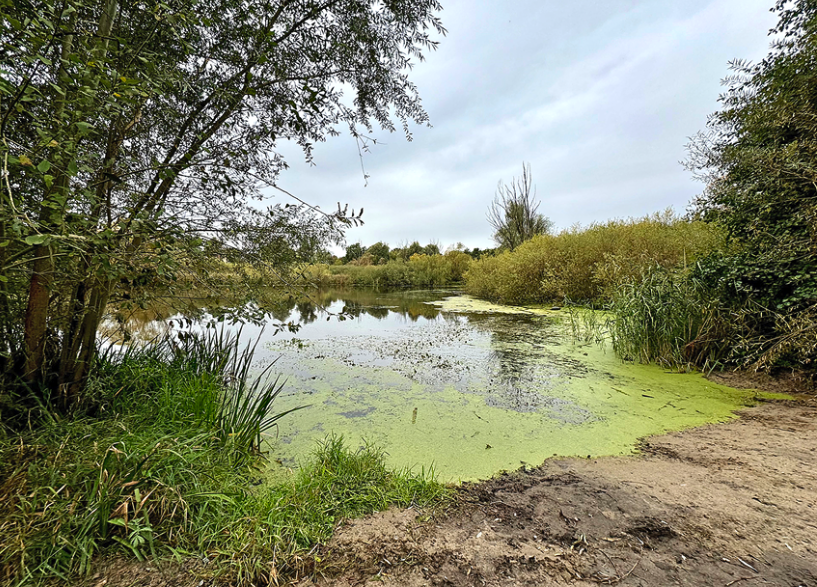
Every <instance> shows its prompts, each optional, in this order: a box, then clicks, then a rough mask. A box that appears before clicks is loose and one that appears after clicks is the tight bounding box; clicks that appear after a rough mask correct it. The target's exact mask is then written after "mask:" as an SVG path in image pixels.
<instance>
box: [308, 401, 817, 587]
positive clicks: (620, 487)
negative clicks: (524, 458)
mask: <svg viewBox="0 0 817 587" xmlns="http://www.w3.org/2000/svg"><path fill="white" fill-rule="evenodd" d="M641 450H642V454H641V456H637V457H613V458H601V459H595V460H580V459H564V460H552V461H548V462H547V463H546V464H545V466H543V467H542V468H538V469H534V470H531V471H527V472H517V473H514V474H510V475H503V476H500V477H498V478H496V479H494V480H491V481H488V482H484V483H479V484H474V485H468V486H465V487H463V489H462V492H461V495H460V497H459V499H460V502H459V504H458V505H457V506H456V507H454V508H452V509H450V510H449V511H447V512H446V513H444V514H439V515H437V516H436V517H434V518H432V519H431V520H425V519H424V518H423V515H422V513H421V512H416V511H412V510H408V511H390V512H386V513H383V514H379V515H376V516H373V517H370V518H366V519H363V520H357V521H353V522H350V523H347V524H346V525H345V526H344V527H342V528H341V529H340V530H339V531H338V533H337V534H336V536H335V538H334V539H333V540H332V542H331V543H330V544H329V545H327V546H326V547H325V549H324V550H325V552H324V553H323V560H324V561H325V566H324V568H322V569H321V572H322V575H323V576H322V577H319V578H312V579H309V580H304V581H302V582H301V583H299V585H300V586H301V587H306V586H312V585H320V586H327V587H329V586H336V587H347V586H352V585H370V584H371V585H375V584H377V585H395V586H396V585H400V586H409V587H411V586H417V587H419V586H424V585H428V586H431V585H452V586H458V587H459V586H472V585H473V586H483V585H568V584H570V585H597V584H607V585H610V584H619V585H643V586H657V585H690V586H692V585H695V586H700V585H719V586H723V587H728V586H731V585H740V586H741V587H742V586H752V585H780V586H792V587H795V586H800V585H802V586H808V587H815V586H817V405H816V404H815V402H814V401H811V402H805V403H767V404H763V405H761V406H758V407H756V408H751V409H747V410H745V411H743V412H742V413H741V418H740V419H738V420H735V421H732V422H730V423H727V424H716V425H709V426H705V427H702V428H697V429H693V430H687V431H685V432H679V433H673V434H669V435H665V436H660V437H655V438H651V439H648V440H646V441H644V442H643V443H642V446H641Z"/></svg>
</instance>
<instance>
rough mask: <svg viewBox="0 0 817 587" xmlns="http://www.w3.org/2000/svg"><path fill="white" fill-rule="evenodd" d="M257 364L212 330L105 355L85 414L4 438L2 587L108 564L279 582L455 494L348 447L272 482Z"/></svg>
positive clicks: (331, 446)
mask: <svg viewBox="0 0 817 587" xmlns="http://www.w3.org/2000/svg"><path fill="white" fill-rule="evenodd" d="M251 361H252V349H251V348H244V347H241V346H240V345H239V344H238V337H237V335H225V334H223V333H215V332H214V333H211V334H207V335H204V336H192V335H187V336H182V337H181V338H179V337H175V338H173V339H166V340H165V341H164V342H162V343H161V344H158V345H153V346H145V347H133V348H132V349H131V350H129V351H126V352H124V353H116V352H113V351H109V352H107V353H104V354H103V356H102V357H101V358H100V360H99V363H98V364H97V366H96V368H95V369H94V373H93V376H92V379H91V381H90V382H89V385H88V386H87V392H86V393H87V398H86V406H87V410H86V411H85V412H84V413H75V414H73V415H70V416H57V415H54V412H53V411H51V410H48V409H47V406H46V407H45V408H46V409H41V410H33V411H31V412H30V414H29V419H28V420H26V421H25V423H24V425H23V426H17V427H15V428H12V427H9V426H8V425H6V426H5V427H3V426H0V480H2V481H0V584H9V585H18V584H30V583H37V582H44V581H49V580H60V581H62V582H66V583H70V582H71V581H72V580H73V577H75V576H76V575H78V574H87V573H88V572H90V571H91V570H92V569H93V568H94V567H95V564H96V561H97V560H98V557H99V556H100V555H103V554H110V553H114V554H118V555H121V556H125V557H129V558H135V559H138V560H144V559H147V558H156V557H159V558H161V557H169V556H174V557H176V558H177V559H179V560H184V559H187V558H198V559H199V560H208V561H210V563H209V564H208V565H207V568H206V569H204V570H203V572H206V574H208V575H222V576H223V575H228V576H229V577H230V579H231V580H233V581H236V582H238V583H250V582H252V581H256V580H262V581H270V580H273V579H274V578H275V577H276V576H277V575H278V574H290V575H292V574H297V573H299V572H303V571H304V570H306V569H307V568H308V567H309V566H310V564H314V562H315V561H314V560H311V559H310V557H309V555H308V553H309V552H310V550H311V549H312V548H313V547H314V546H315V545H316V544H318V543H320V542H323V541H325V540H327V538H328V537H329V536H330V535H331V533H332V531H333V529H334V527H335V526H336V524H337V523H338V522H339V521H340V520H342V519H343V518H346V517H349V516H356V515H361V514H364V513H368V512H372V511H376V510H378V509H384V508H386V507H389V506H390V505H403V506H407V505H410V504H417V505H421V506H424V505H428V504H432V503H435V502H437V501H439V500H440V499H442V498H443V497H444V496H445V495H446V489H445V488H444V487H443V486H442V485H441V484H439V483H437V482H436V481H435V480H434V476H433V473H432V472H427V471H421V472H420V473H418V474H414V473H412V472H410V471H392V470H389V469H387V468H386V466H385V464H384V459H383V455H382V454H381V453H380V452H379V451H378V450H376V449H375V448H373V447H368V446H366V447H363V448H361V449H359V450H356V449H353V448H351V447H348V446H347V445H345V444H344V442H343V440H342V439H340V438H329V439H327V440H326V442H325V443H324V444H322V445H321V446H320V447H319V448H318V450H317V451H316V453H315V454H314V456H313V458H312V460H311V461H309V462H308V463H305V464H304V465H303V467H302V468H301V469H300V470H299V471H298V472H296V473H294V474H290V475H288V476H286V478H285V479H284V480H283V481H280V480H279V481H278V482H271V481H265V478H266V477H267V476H266V474H265V469H266V467H267V463H266V460H265V459H264V457H263V455H262V454H261V453H260V449H261V448H262V447H263V446H264V445H263V444H262V439H263V435H264V433H265V432H266V431H268V430H269V429H270V427H271V426H274V425H276V424H277V423H278V418H280V416H281V415H282V414H277V415H271V416H270V415H269V414H270V408H271V407H272V403H273V402H274V399H275V397H276V396H277V395H278V393H280V391H281V384H280V382H276V380H274V379H270V378H267V377H262V378H261V379H260V380H259V379H255V380H250V378H249V377H248V376H249V368H250V364H251ZM259 381H260V382H259ZM313 559H314V557H313ZM310 560H311V563H310Z"/></svg>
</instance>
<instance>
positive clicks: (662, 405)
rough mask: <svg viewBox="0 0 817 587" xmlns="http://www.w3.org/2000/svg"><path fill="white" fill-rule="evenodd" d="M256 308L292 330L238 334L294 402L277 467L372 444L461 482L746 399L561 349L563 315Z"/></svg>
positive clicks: (625, 444)
mask: <svg viewBox="0 0 817 587" xmlns="http://www.w3.org/2000/svg"><path fill="white" fill-rule="evenodd" d="M262 309H263V310H264V311H266V312H267V316H268V317H269V319H270V320H271V321H278V322H288V323H292V324H297V325H299V327H298V328H297V331H296V332H290V331H289V330H288V329H284V330H279V331H278V332H276V331H275V329H272V328H266V329H263V328H262V327H260V326H258V325H253V324H246V325H244V327H243V331H242V336H243V337H245V338H246V339H247V340H248V341H249V340H255V339H256V338H257V337H260V341H259V345H258V350H257V353H256V359H257V360H258V362H259V367H261V366H263V365H265V364H268V363H269V362H270V361H275V364H274V366H273V367H272V369H273V372H275V373H279V374H280V375H281V376H282V378H283V379H284V380H285V381H286V385H285V388H284V391H283V392H282V394H281V395H280V396H279V398H278V400H277V402H276V405H275V408H276V410H280V411H284V410H288V409H290V408H294V407H298V406H307V407H305V408H304V409H302V410H299V411H297V412H294V413H292V414H290V415H288V416H286V417H285V418H284V419H282V420H281V423H280V425H279V428H278V430H277V433H276V434H275V435H273V436H272V437H270V438H269V440H268V442H269V447H268V448H269V452H270V455H271V457H272V459H273V460H274V461H276V462H278V463H280V464H282V465H283V466H284V467H293V466H296V465H297V463H298V462H299V460H302V459H303V458H305V457H307V456H308V455H309V453H310V452H311V451H312V450H313V449H314V447H315V445H316V442H317V441H319V440H321V439H323V438H325V437H326V436H327V435H329V434H336V435H342V436H343V437H344V438H345V439H346V441H347V444H349V445H350V446H352V447H355V446H358V445H363V444H365V443H371V444H374V445H376V446H378V447H381V448H382V449H384V450H385V451H386V453H387V455H388V456H387V460H388V461H389V463H390V464H391V465H394V466H399V467H412V468H415V469H416V470H419V469H420V468H422V467H425V468H426V469H427V468H428V467H430V466H433V468H434V470H435V471H436V473H437V475H438V477H439V478H440V479H442V480H444V481H461V480H473V479H478V478H486V477H490V476H492V475H494V474H496V473H497V472H499V471H502V470H514V469H517V468H519V467H521V466H536V465H539V464H541V463H542V462H543V461H544V460H545V459H546V458H549V457H551V456H554V455H558V456H579V457H596V456H602V455H617V454H627V453H632V452H634V450H635V446H636V443H637V441H638V439H639V438H641V437H643V436H646V435H649V434H656V433H660V432H664V431H668V430H679V429H682V428H686V427H690V426H697V425H701V424H704V423H707V422H717V421H722V420H726V419H729V418H731V417H733V411H734V410H736V409H738V408H740V407H742V406H744V405H747V404H749V403H751V402H752V401H753V399H754V398H755V397H756V394H755V392H752V391H740V390H733V389H729V388H726V387H723V386H719V385H717V384H714V383H711V382H709V381H707V380H706V379H705V378H704V377H702V376H701V375H700V374H678V373H675V372H668V371H666V370H664V369H661V368H659V367H657V366H644V365H633V364H627V363H622V362H621V361H620V360H619V359H618V358H617V357H616V356H615V355H614V354H613V353H612V351H610V350H609V349H606V348H604V347H601V346H599V345H597V344H595V343H591V344H574V343H573V342H572V339H571V337H570V335H569V329H568V328H567V327H566V324H565V322H566V313H565V311H564V310H561V311H555V310H547V309H525V308H515V307H507V306H495V305H491V304H487V303H483V302H479V301H477V300H473V299H470V298H468V297H467V296H462V295H459V294H457V293H456V292H439V291H436V292H432V291H397V292H376V291H371V290H344V291H323V292H320V293H318V292H315V293H313V294H311V295H310V296H309V297H303V298H295V297H292V296H289V297H285V298H284V299H283V300H278V301H277V302H275V303H272V304H270V305H269V307H266V306H265V307H263V308H262ZM211 311H212V310H211ZM206 317H207V316H206V315H205V316H203V317H201V318H200V319H202V320H203V319H206ZM177 319H178V317H176V318H175V319H171V321H173V322H175V321H176V320H177ZM166 323H169V322H168V321H166ZM157 324H159V326H157ZM160 326H161V327H163V324H160V323H156V322H154V323H153V330H157V329H158V328H159V327H160Z"/></svg>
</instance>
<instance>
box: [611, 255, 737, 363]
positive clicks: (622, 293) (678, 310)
mask: <svg viewBox="0 0 817 587" xmlns="http://www.w3.org/2000/svg"><path fill="white" fill-rule="evenodd" d="M610 309H611V310H612V314H613V319H612V320H611V321H610V335H611V340H612V343H613V349H614V350H615V352H616V353H617V354H618V355H619V356H620V357H622V358H623V359H625V360H632V361H639V362H642V363H652V362H654V363H658V364H661V365H664V366H666V367H669V368H675V369H681V370H684V369H688V368H690V367H693V366H696V367H703V368H708V369H711V368H714V367H717V366H718V365H720V364H721V362H722V361H723V360H724V359H725V358H726V356H727V355H728V353H729V345H730V342H729V338H726V334H727V332H725V328H724V326H725V324H724V323H723V320H724V315H723V314H724V313H723V308H722V307H721V305H720V303H719V302H718V300H716V299H713V298H712V297H711V296H709V295H708V294H707V291H706V289H705V288H704V287H703V286H702V284H701V283H700V282H698V281H697V280H696V279H694V278H693V277H691V276H689V275H688V274H686V273H682V272H677V271H676V272H673V271H668V270H665V269H662V268H660V267H657V268H652V269H649V270H647V271H646V272H645V274H644V275H643V276H642V279H641V280H639V281H635V282H632V283H625V284H622V285H620V286H619V288H618V289H617V290H616V292H615V294H614V295H613V296H612V300H611V303H610Z"/></svg>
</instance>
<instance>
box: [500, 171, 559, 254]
mask: <svg viewBox="0 0 817 587" xmlns="http://www.w3.org/2000/svg"><path fill="white" fill-rule="evenodd" d="M539 204H540V202H537V201H536V188H534V187H533V180H532V176H531V172H530V164H529V163H523V164H522V177H520V178H516V177H515V178H513V179H512V180H511V183H510V184H507V185H503V183H502V182H501V181H500V182H499V186H498V187H497V189H496V195H495V196H494V201H493V202H492V203H491V205H490V206H489V208H488V214H487V217H488V223H489V224H490V225H491V227H492V228H493V229H494V241H496V244H497V245H498V246H499V247H500V248H503V249H508V250H511V251H512V250H514V249H515V248H516V247H518V246H519V245H521V244H522V243H523V242H525V241H526V240H529V239H531V238H533V237H534V236H536V235H537V234H547V233H548V232H550V230H551V228H552V227H553V222H551V220H550V219H549V218H547V217H546V216H544V215H542V214H538V213H537V210H538V209H539Z"/></svg>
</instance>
